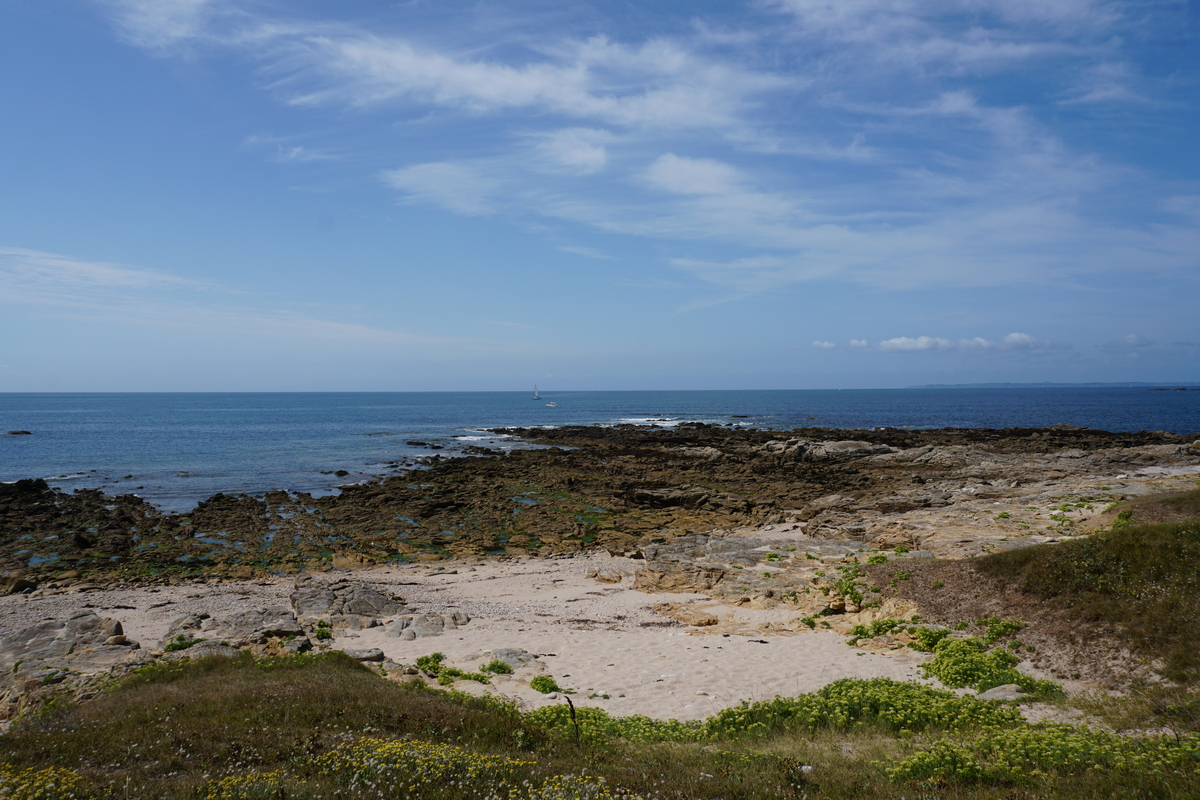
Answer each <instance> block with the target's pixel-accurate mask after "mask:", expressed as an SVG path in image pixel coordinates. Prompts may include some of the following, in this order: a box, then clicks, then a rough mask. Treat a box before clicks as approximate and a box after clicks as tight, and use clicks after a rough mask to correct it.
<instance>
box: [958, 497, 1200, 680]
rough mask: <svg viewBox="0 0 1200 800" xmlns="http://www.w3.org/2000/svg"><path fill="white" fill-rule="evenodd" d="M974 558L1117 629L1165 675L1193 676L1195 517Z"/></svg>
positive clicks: (1199, 636) (1198, 580)
mask: <svg viewBox="0 0 1200 800" xmlns="http://www.w3.org/2000/svg"><path fill="white" fill-rule="evenodd" d="M1191 494H1200V493H1191ZM1184 502H1191V498H1188V499H1187V500H1186V501H1184ZM1135 513H1136V512H1135ZM975 564H976V568H977V569H978V570H979V571H980V572H982V573H984V574H986V575H991V576H995V577H1001V578H1005V579H1008V580H1011V581H1013V582H1015V583H1016V584H1017V585H1018V586H1019V587H1020V589H1021V591H1022V592H1024V593H1026V594H1028V595H1032V596H1035V597H1038V598H1042V599H1044V600H1045V601H1047V602H1052V603H1054V604H1055V605H1057V606H1059V607H1060V608H1064V609H1066V610H1067V612H1068V613H1069V614H1070V615H1071V616H1072V617H1074V618H1076V619H1079V620H1080V621H1082V622H1085V623H1089V624H1094V625H1098V626H1100V627H1105V628H1114V627H1115V628H1118V629H1120V630H1122V631H1123V632H1124V634H1125V635H1126V636H1127V637H1128V639H1129V641H1130V643H1131V644H1132V645H1133V646H1134V647H1135V648H1136V649H1137V650H1138V651H1139V653H1140V654H1141V655H1142V656H1143V657H1144V658H1146V659H1149V660H1150V661H1152V662H1156V663H1159V664H1161V670H1160V671H1161V673H1162V674H1163V676H1164V677H1166V678H1168V679H1169V680H1172V681H1177V682H1182V683H1194V682H1196V680H1197V679H1198V678H1200V649H1198V648H1197V647H1196V645H1195V643H1196V642H1198V641H1200V570H1198V569H1197V566H1198V565H1200V521H1197V520H1191V521H1185V522H1164V523H1158V524H1136V523H1135V524H1130V525H1129V526H1127V527H1120V528H1117V529H1116V530H1113V531H1109V532H1106V533H1098V534H1096V535H1093V536H1091V537H1088V538H1086V539H1082V540H1079V541H1072V542H1064V543H1060V544H1057V545H1054V546H1053V547H1028V548H1024V549H1020V550H1010V551H1008V552H1005V553H998V554H994V555H990V556H986V557H982V558H979V559H977V560H976V562H975Z"/></svg>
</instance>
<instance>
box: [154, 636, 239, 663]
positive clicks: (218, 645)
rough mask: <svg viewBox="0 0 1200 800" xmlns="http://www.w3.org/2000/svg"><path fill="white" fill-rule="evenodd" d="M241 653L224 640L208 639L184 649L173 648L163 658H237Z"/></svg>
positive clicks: (176, 659) (169, 659) (170, 659)
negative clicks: (172, 650)
mask: <svg viewBox="0 0 1200 800" xmlns="http://www.w3.org/2000/svg"><path fill="white" fill-rule="evenodd" d="M241 653H242V651H241V650H239V649H238V648H236V647H231V646H230V645H228V644H226V643H225V642H218V641H213V640H208V641H203V642H200V643H198V644H194V645H192V646H191V647H189V648H187V649H186V650H175V651H174V652H170V653H165V654H164V655H163V660H164V661H186V660H189V659H194V658H237V657H238V656H239V655H241Z"/></svg>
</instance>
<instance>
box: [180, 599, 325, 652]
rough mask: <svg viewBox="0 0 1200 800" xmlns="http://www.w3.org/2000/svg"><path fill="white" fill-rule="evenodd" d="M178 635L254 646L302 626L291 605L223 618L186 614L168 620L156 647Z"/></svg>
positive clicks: (293, 633)
mask: <svg viewBox="0 0 1200 800" xmlns="http://www.w3.org/2000/svg"><path fill="white" fill-rule="evenodd" d="M180 636H182V637H183V638H184V639H209V640H212V641H221V642H226V643H228V644H229V645H230V646H232V647H234V648H240V647H251V648H254V647H255V646H259V645H265V644H268V643H269V642H270V641H271V640H277V639H286V638H288V637H295V638H301V637H304V628H303V627H301V625H300V624H299V623H298V622H297V621H296V617H295V615H294V614H293V613H292V611H291V609H288V608H284V607H282V606H275V607H273V608H256V609H252V610H249V611H243V612H241V613H239V614H234V615H233V616H232V617H227V618H225V619H214V618H212V617H210V616H209V615H208V614H187V615H186V616H182V617H179V618H177V619H175V620H174V621H173V622H172V623H171V625H170V626H169V627H168V628H167V635H166V636H164V637H163V638H162V641H160V642H159V647H164V648H165V647H166V646H167V645H168V644H170V643H172V642H175V641H178V640H179V637H180ZM188 649H189V650H190V649H192V648H188ZM180 652H182V651H180Z"/></svg>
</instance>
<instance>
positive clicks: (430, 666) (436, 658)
mask: <svg viewBox="0 0 1200 800" xmlns="http://www.w3.org/2000/svg"><path fill="white" fill-rule="evenodd" d="M445 660H446V654H445V653H430V654H429V655H427V656H419V657H418V658H417V669H419V670H421V671H422V672H424V673H425V674H426V675H429V676H432V677H434V678H436V677H437V676H438V673H439V672H441V671H442V662H443V661H445Z"/></svg>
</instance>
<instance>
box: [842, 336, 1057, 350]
mask: <svg viewBox="0 0 1200 800" xmlns="http://www.w3.org/2000/svg"><path fill="white" fill-rule="evenodd" d="M859 346H861V345H859ZM1053 347H1055V345H1053V344H1052V343H1051V342H1048V341H1040V340H1038V339H1037V338H1036V337H1034V336H1030V335H1029V334H1027V333H1010V334H1008V335H1007V336H1005V337H1004V338H1002V339H1000V340H999V341H992V340H990V339H985V338H983V337H982V336H976V337H974V338H971V339H957V340H955V339H943V338H939V337H935V336H918V337H916V338H910V337H908V336H897V337H895V338H894V339H885V340H884V341H882V342H880V343H879V345H878V347H877V349H878V350H879V351H880V352H882V353H917V352H923V351H928V350H953V351H957V352H965V353H973V352H986V351H1006V350H1045V349H1050V348H1053Z"/></svg>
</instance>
